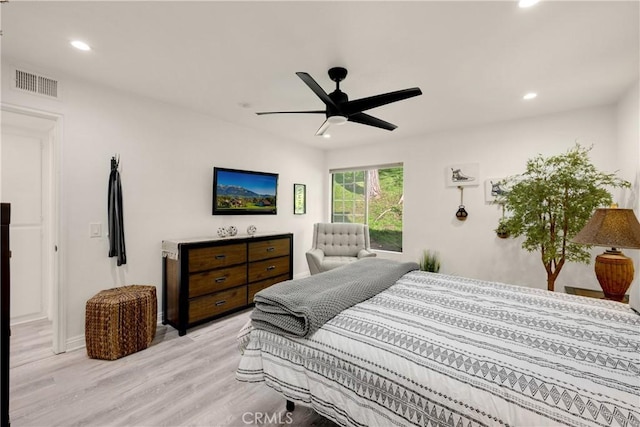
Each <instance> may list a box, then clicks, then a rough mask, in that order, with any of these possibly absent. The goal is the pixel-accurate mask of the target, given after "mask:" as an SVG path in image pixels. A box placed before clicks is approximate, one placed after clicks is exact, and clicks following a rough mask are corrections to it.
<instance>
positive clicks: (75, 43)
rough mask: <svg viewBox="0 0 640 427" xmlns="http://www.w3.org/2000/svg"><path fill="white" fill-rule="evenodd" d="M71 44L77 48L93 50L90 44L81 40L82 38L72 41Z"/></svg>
mask: <svg viewBox="0 0 640 427" xmlns="http://www.w3.org/2000/svg"><path fill="white" fill-rule="evenodd" d="M71 46H73V47H75V48H76V49H79V50H84V51H87V50H91V46H89V45H88V44H86V43H85V42H83V41H81V40H74V41H72V42H71Z"/></svg>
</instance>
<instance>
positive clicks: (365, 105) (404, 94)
mask: <svg viewBox="0 0 640 427" xmlns="http://www.w3.org/2000/svg"><path fill="white" fill-rule="evenodd" d="M418 95H422V91H421V90H420V88H418V87H414V88H411V89H402V90H397V91H395V92H389V93H383V94H381V95H374V96H369V97H367V98H360V99H354V100H353V101H349V102H346V103H344V104H342V106H341V108H342V111H343V112H344V113H346V114H348V115H350V114H353V113H359V112H361V111H365V110H369V109H371V108H376V107H379V106H381V105H385V104H390V103H392V102H396V101H402V100H403V99H407V98H412V97H414V96H418Z"/></svg>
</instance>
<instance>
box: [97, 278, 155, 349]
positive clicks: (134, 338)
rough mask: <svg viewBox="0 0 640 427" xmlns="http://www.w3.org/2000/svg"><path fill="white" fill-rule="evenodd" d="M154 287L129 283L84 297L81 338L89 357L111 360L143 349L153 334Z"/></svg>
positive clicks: (150, 340) (149, 342) (151, 339)
mask: <svg viewBox="0 0 640 427" xmlns="http://www.w3.org/2000/svg"><path fill="white" fill-rule="evenodd" d="M157 310H158V307H157V302H156V287H155V286H143V285H130V286H123V287H120V288H113V289H107V290H105V291H101V292H99V293H97V294H96V295H95V296H93V297H92V298H91V299H89V301H87V308H86V314H85V338H86V343H87V354H88V355H89V357H90V358H92V359H106V360H115V359H119V358H120V357H124V356H126V355H128V354H131V353H135V352H136V351H139V350H144V349H145V348H147V347H148V346H149V344H151V342H152V341H153V338H154V337H155V335H156V323H157Z"/></svg>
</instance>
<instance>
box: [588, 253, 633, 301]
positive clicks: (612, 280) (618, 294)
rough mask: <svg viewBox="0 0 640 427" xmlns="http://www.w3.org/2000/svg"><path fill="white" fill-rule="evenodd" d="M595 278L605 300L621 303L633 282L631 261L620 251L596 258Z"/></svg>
mask: <svg viewBox="0 0 640 427" xmlns="http://www.w3.org/2000/svg"><path fill="white" fill-rule="evenodd" d="M595 270H596V277H597V278H598V282H600V287H601V288H602V291H603V292H604V297H605V298H606V299H610V300H614V301H622V299H623V298H624V295H625V293H626V292H627V289H629V286H630V285H631V282H632V281H633V272H634V271H633V261H631V258H629V257H627V256H625V255H624V254H623V253H622V252H620V251H607V252H605V253H603V254H600V255H598V256H597V257H596V267H595Z"/></svg>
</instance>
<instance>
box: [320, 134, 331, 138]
mask: <svg viewBox="0 0 640 427" xmlns="http://www.w3.org/2000/svg"><path fill="white" fill-rule="evenodd" d="M322 137H323V138H327V139H329V138H331V134H328V133H324V134H322Z"/></svg>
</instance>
